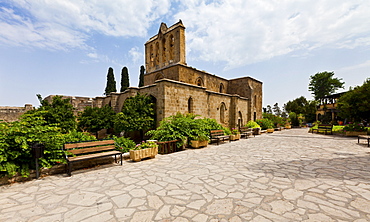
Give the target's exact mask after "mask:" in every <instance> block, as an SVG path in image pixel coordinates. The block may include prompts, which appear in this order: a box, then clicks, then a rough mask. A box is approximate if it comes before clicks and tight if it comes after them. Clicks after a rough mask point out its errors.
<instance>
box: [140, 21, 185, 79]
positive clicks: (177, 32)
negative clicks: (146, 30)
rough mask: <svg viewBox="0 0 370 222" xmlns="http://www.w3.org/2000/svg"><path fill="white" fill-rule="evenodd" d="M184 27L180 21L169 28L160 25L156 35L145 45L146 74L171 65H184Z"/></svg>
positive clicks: (163, 24)
mask: <svg viewBox="0 0 370 222" xmlns="http://www.w3.org/2000/svg"><path fill="white" fill-rule="evenodd" d="M185 53H186V52H185V26H184V25H183V24H182V21H181V20H180V21H179V22H177V23H176V24H174V25H172V26H171V27H169V28H168V27H167V25H166V24H165V23H163V22H162V23H161V26H160V27H159V31H158V34H157V35H155V36H153V37H152V38H150V39H149V40H148V41H147V42H146V43H145V68H146V73H151V72H154V71H157V70H159V69H162V68H164V67H167V66H170V65H173V64H183V65H186V56H185Z"/></svg>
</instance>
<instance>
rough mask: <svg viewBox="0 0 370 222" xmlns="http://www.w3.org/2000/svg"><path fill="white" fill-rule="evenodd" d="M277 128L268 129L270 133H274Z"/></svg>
mask: <svg viewBox="0 0 370 222" xmlns="http://www.w3.org/2000/svg"><path fill="white" fill-rule="evenodd" d="M274 131H275V130H274V129H267V132H268V133H273V132H274Z"/></svg>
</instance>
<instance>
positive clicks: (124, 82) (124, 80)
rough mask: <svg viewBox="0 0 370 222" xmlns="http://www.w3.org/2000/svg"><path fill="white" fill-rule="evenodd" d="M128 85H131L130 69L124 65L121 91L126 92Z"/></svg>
mask: <svg viewBox="0 0 370 222" xmlns="http://www.w3.org/2000/svg"><path fill="white" fill-rule="evenodd" d="M128 87H130V81H129V79H128V69H127V67H126V66H125V67H123V69H122V72H121V90H120V92H124V91H125V90H126V89H127V88H128Z"/></svg>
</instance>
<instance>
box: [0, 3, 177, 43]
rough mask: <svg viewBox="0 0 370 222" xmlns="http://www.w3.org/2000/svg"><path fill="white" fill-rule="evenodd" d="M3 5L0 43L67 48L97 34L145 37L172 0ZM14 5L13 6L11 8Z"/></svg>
mask: <svg viewBox="0 0 370 222" xmlns="http://www.w3.org/2000/svg"><path fill="white" fill-rule="evenodd" d="M9 4H12V5H11V6H9V7H5V6H3V7H1V8H0V25H1V27H2V28H1V29H0V44H1V43H3V44H6V45H16V46H20V45H22V46H25V45H27V46H35V47H43V48H44V47H48V48H53V49H65V48H74V47H79V48H80V47H85V46H86V45H85V44H86V40H87V39H88V38H89V36H90V35H92V34H94V33H101V34H103V35H107V36H129V37H132V36H145V35H146V32H147V29H148V27H149V26H150V24H151V23H152V22H153V21H154V20H156V19H158V18H159V17H160V16H162V15H164V14H166V13H167V12H168V10H169V8H170V0H156V1H154V0H151V1H148V0H135V1H131V0H99V1H84V0H53V1H43V0H32V1H26V0H14V1H13V3H9ZM11 8H13V9H11Z"/></svg>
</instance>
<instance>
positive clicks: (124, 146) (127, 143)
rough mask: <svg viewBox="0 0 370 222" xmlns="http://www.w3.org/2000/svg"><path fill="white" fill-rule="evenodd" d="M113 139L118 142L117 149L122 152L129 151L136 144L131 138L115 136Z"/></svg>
mask: <svg viewBox="0 0 370 222" xmlns="http://www.w3.org/2000/svg"><path fill="white" fill-rule="evenodd" d="M113 139H114V141H115V144H116V149H117V150H119V151H121V152H122V153H127V152H129V151H130V150H131V149H134V148H135V146H136V144H135V142H134V141H133V140H131V139H129V138H125V137H116V136H113Z"/></svg>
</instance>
